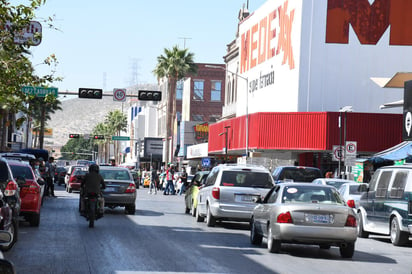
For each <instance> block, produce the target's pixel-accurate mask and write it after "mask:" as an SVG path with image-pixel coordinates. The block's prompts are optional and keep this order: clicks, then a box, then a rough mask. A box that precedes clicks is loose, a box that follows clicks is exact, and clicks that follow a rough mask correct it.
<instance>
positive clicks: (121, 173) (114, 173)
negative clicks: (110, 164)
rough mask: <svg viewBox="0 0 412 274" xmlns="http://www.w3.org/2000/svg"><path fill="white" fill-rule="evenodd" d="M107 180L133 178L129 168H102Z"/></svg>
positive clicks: (101, 172) (104, 177)
mask: <svg viewBox="0 0 412 274" xmlns="http://www.w3.org/2000/svg"><path fill="white" fill-rule="evenodd" d="M100 175H102V177H103V179H105V180H132V179H131V178H130V175H129V172H128V171H127V170H114V169H113V170H100Z"/></svg>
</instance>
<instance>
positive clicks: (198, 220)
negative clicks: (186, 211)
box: [196, 209, 205, 223]
mask: <svg viewBox="0 0 412 274" xmlns="http://www.w3.org/2000/svg"><path fill="white" fill-rule="evenodd" d="M204 220H205V217H203V216H200V213H199V210H197V209H196V222H198V223H200V222H203V221H204Z"/></svg>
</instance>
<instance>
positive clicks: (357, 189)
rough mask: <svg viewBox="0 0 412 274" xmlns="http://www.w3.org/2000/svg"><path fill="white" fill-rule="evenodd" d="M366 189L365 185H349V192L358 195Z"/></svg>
mask: <svg viewBox="0 0 412 274" xmlns="http://www.w3.org/2000/svg"><path fill="white" fill-rule="evenodd" d="M366 189H367V187H366V185H352V186H350V187H349V194H352V195H360V194H362V192H365V191H366Z"/></svg>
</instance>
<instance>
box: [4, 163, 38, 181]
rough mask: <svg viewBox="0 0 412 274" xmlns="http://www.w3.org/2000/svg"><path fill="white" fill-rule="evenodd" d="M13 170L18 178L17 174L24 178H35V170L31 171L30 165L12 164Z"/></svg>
mask: <svg viewBox="0 0 412 274" xmlns="http://www.w3.org/2000/svg"><path fill="white" fill-rule="evenodd" d="M10 169H11V172H12V173H13V177H14V178H16V177H17V176H22V177H24V179H29V180H33V179H34V178H33V172H32V171H31V169H30V167H28V166H14V165H10Z"/></svg>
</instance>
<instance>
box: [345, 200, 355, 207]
mask: <svg viewBox="0 0 412 274" xmlns="http://www.w3.org/2000/svg"><path fill="white" fill-rule="evenodd" d="M346 204H347V205H348V206H349V207H351V208H355V200H348V201H347V202H346Z"/></svg>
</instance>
